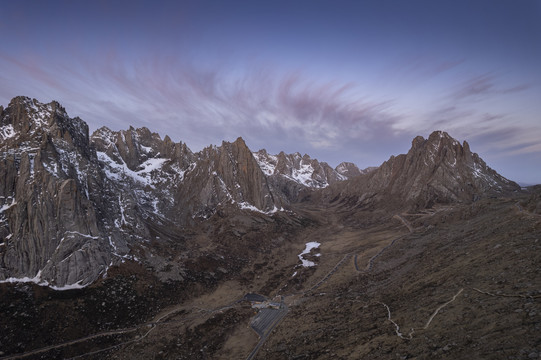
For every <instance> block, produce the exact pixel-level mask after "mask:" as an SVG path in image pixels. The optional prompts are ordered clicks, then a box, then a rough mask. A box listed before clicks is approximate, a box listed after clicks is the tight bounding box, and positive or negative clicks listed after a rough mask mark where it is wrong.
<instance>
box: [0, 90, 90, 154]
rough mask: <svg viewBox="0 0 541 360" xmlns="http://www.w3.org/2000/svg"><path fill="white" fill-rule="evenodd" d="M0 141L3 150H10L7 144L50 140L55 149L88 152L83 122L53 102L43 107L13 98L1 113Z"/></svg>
mask: <svg viewBox="0 0 541 360" xmlns="http://www.w3.org/2000/svg"><path fill="white" fill-rule="evenodd" d="M0 138H1V139H2V140H3V143H4V144H5V145H7V146H11V145H10V144H8V143H9V142H14V143H19V144H20V143H27V144H29V145H30V144H31V143H32V142H34V143H35V142H43V141H45V142H47V139H52V140H53V141H54V142H55V143H56V144H57V145H58V144H59V143H61V142H64V143H66V144H67V145H68V146H70V145H73V146H75V147H77V148H78V149H79V150H80V151H81V152H83V153H85V154H86V155H88V151H89V135H88V125H87V124H86V123H85V122H84V121H83V120H81V119H80V118H78V117H75V118H70V117H69V116H68V114H67V112H66V110H65V109H64V108H63V107H62V106H61V105H60V104H59V103H58V102H56V101H52V102H50V103H48V104H44V103H41V102H39V101H37V100H36V99H30V98H28V97H25V96H18V97H15V98H13V99H12V100H11V102H10V103H9V105H8V107H7V108H6V109H4V110H3V111H2V116H1V118H0ZM44 138H45V140H44Z"/></svg>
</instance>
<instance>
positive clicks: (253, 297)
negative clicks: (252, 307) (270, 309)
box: [244, 293, 267, 303]
mask: <svg viewBox="0 0 541 360" xmlns="http://www.w3.org/2000/svg"><path fill="white" fill-rule="evenodd" d="M244 300H246V301H250V302H251V303H262V302H265V301H267V298H266V297H264V296H263V295H259V294H253V293H249V294H246V295H244Z"/></svg>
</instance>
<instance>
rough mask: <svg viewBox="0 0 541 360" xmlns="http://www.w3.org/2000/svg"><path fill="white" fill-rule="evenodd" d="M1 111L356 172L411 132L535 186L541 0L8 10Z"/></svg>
mask: <svg viewBox="0 0 541 360" xmlns="http://www.w3.org/2000/svg"><path fill="white" fill-rule="evenodd" d="M0 44H1V46H0V104H2V105H4V106H5V105H7V104H8V102H9V101H10V99H11V98H13V97H14V96H17V95H26V96H30V97H34V98H37V99H38V100H40V101H42V102H49V101H51V100H53V99H54V100H58V101H59V102H60V103H62V104H63V105H64V107H65V108H66V109H67V111H68V113H69V114H70V115H71V116H80V117H81V118H83V119H84V120H85V121H86V122H87V123H88V124H89V126H90V128H91V130H95V129H96V128H98V127H101V126H103V125H105V126H108V127H110V128H111V129H113V130H119V129H126V128H128V126H129V125H133V126H135V127H141V126H146V127H148V128H149V129H150V130H152V131H156V132H158V133H160V135H162V137H163V136H165V135H166V134H167V135H169V136H170V137H171V138H173V139H174V140H176V141H183V142H186V143H187V144H188V146H189V147H190V148H191V149H192V150H193V151H198V150H200V149H202V148H203V147H204V146H206V145H209V144H220V143H221V141H222V140H228V141H232V140H234V139H236V138H237V137H238V136H242V137H243V138H244V139H245V140H246V142H247V144H248V146H249V147H250V148H251V149H252V150H254V151H255V150H258V149H260V148H266V149H267V150H268V151H269V152H271V153H277V152H279V151H281V150H284V151H286V152H295V151H298V152H301V153H302V154H304V153H307V154H309V155H310V156H311V157H315V158H317V159H319V160H322V161H327V162H328V163H329V164H330V165H332V166H336V165H337V164H338V163H339V162H341V161H352V162H355V163H356V164H358V165H359V167H361V168H364V167H367V166H373V165H379V164H381V163H382V162H383V161H385V160H387V159H388V158H389V156H390V155H396V154H399V153H404V152H406V151H407V150H408V149H409V147H410V142H411V140H412V139H413V137H414V136H416V135H423V136H425V137H427V136H428V135H429V133H430V132H432V131H433V130H445V131H448V132H449V133H450V135H451V136H453V137H455V138H457V139H458V140H460V141H462V140H467V141H468V142H469V143H470V146H471V148H472V150H473V151H475V152H477V153H479V154H480V155H481V157H482V158H483V159H485V161H486V162H487V163H488V164H489V165H490V166H491V167H493V168H494V169H496V170H497V171H498V172H500V173H501V174H502V175H504V176H506V177H508V178H510V179H512V180H515V181H518V182H522V183H541V117H540V114H541V65H540V64H541V1H538V0H536V1H530V0H520V1H516V0H509V1H499V0H487V1H474V0H467V1H457V0H451V1H433V0H427V1H414V0H408V1H403V0H396V1H386V0H374V1H361V0H355V1H317V0H311V1H284V2H281V1H277V0H273V1H265V2H263V1H245V2H235V1H189V2H188V1H184V2H183V1H170V2H168V1H152V2H151V1H148V2H137V1H119V0H116V1H87V2H84V1H64V2H62V1H29V0H24V1H10V2H6V1H4V2H2V5H1V15H0Z"/></svg>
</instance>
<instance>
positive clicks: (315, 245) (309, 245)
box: [298, 241, 321, 267]
mask: <svg viewBox="0 0 541 360" xmlns="http://www.w3.org/2000/svg"><path fill="white" fill-rule="evenodd" d="M319 245H321V244H320V243H318V242H317V241H311V242H309V243H306V247H305V248H304V250H303V251H302V252H301V253H300V254H299V255H298V257H299V259H300V260H301V261H302V266H304V267H311V266H315V265H316V264H315V263H314V262H313V261H310V260H306V259H305V258H304V255H306V254H309V253H310V251H312V249H317V248H319Z"/></svg>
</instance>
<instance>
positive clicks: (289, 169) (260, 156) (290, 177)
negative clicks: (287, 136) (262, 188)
mask: <svg viewBox="0 0 541 360" xmlns="http://www.w3.org/2000/svg"><path fill="white" fill-rule="evenodd" d="M253 155H254V157H255V159H256V160H257V162H258V164H259V167H260V168H261V170H263V172H264V173H265V175H266V176H267V177H268V179H269V182H270V183H271V186H272V187H273V188H274V189H275V190H276V192H277V193H279V194H281V195H282V196H284V197H285V199H286V201H296V200H297V197H298V195H299V193H300V192H301V191H304V190H306V188H310V189H322V188H325V187H327V186H329V185H330V184H334V183H337V182H341V181H344V180H348V179H350V178H353V177H355V176H359V175H361V174H362V173H363V172H362V171H361V170H359V168H358V167H357V166H356V165H355V164H353V163H346V162H344V163H341V164H340V165H338V166H337V167H336V169H333V168H332V167H331V166H329V164H327V163H326V162H319V161H318V160H317V159H312V158H310V156H309V155H306V154H305V155H304V156H301V154H300V153H298V152H297V153H294V154H285V153H284V152H283V151H282V152H280V153H279V154H278V155H271V154H268V153H267V151H266V150H264V149H263V150H259V151H258V152H254V153H253Z"/></svg>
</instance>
